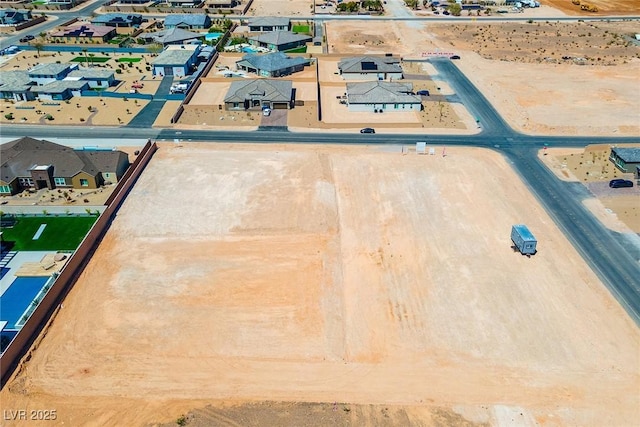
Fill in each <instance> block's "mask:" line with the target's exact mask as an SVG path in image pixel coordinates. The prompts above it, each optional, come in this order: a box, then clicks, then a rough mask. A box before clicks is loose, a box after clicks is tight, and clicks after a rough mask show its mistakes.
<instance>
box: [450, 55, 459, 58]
mask: <svg viewBox="0 0 640 427" xmlns="http://www.w3.org/2000/svg"><path fill="white" fill-rule="evenodd" d="M449 59H460V55H451V56H450V57H449Z"/></svg>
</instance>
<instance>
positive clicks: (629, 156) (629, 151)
mask: <svg viewBox="0 0 640 427" xmlns="http://www.w3.org/2000/svg"><path fill="white" fill-rule="evenodd" d="M612 150H613V151H615V152H616V154H617V155H618V157H620V158H621V159H622V160H623V161H624V162H626V163H640V147H629V148H619V147H614V148H612Z"/></svg>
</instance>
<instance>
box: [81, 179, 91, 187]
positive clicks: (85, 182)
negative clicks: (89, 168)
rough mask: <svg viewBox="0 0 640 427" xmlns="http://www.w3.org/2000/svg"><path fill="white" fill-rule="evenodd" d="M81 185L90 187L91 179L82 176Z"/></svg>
mask: <svg viewBox="0 0 640 427" xmlns="http://www.w3.org/2000/svg"><path fill="white" fill-rule="evenodd" d="M80 185H81V186H82V187H88V186H89V180H88V179H84V178H80Z"/></svg>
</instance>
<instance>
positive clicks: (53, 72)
mask: <svg viewBox="0 0 640 427" xmlns="http://www.w3.org/2000/svg"><path fill="white" fill-rule="evenodd" d="M72 67H73V68H75V67H77V65H75V64H56V63H49V64H38V65H36V66H35V67H33V68H32V69H30V70H28V71H27V72H28V73H29V75H30V76H57V75H58V74H60V73H62V72H64V71H66V70H68V69H69V68H72Z"/></svg>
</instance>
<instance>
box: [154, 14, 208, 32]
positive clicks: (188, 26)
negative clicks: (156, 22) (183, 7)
mask: <svg viewBox="0 0 640 427" xmlns="http://www.w3.org/2000/svg"><path fill="white" fill-rule="evenodd" d="M164 26H165V28H181V29H183V30H204V29H207V28H209V27H211V18H209V15H207V14H205V13H193V14H192V13H184V14H182V13H176V14H175V15H174V14H172V15H167V17H166V18H165V19H164Z"/></svg>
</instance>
